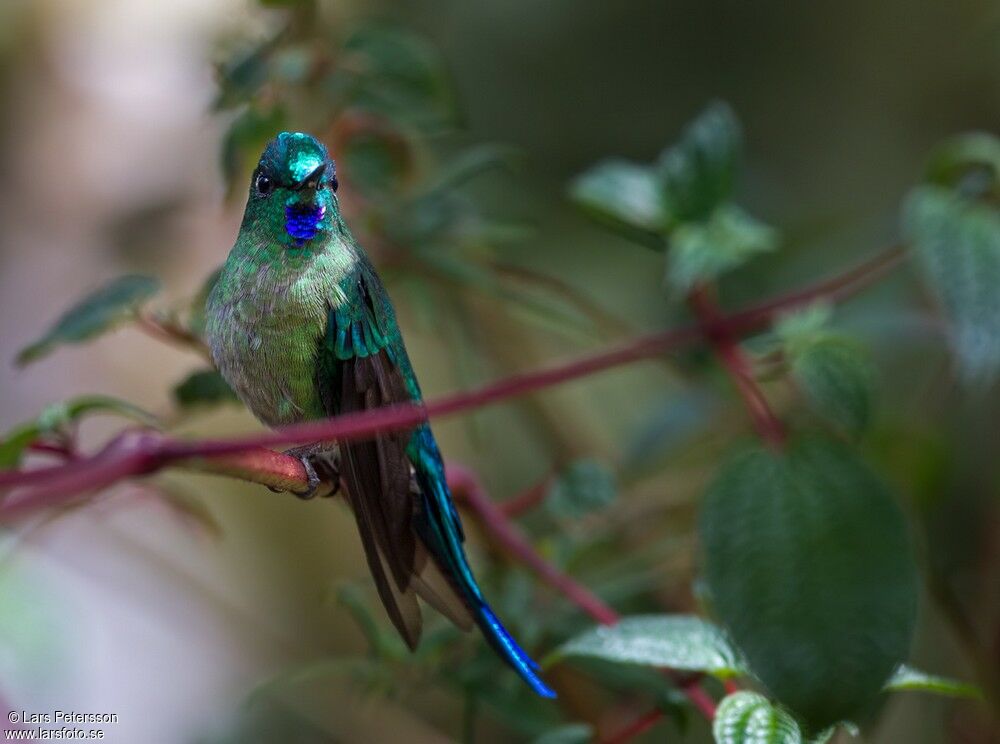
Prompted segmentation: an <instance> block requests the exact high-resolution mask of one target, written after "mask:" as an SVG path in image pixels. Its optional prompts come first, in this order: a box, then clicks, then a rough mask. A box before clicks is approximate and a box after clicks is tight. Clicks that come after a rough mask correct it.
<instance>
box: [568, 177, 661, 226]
mask: <svg viewBox="0 0 1000 744" xmlns="http://www.w3.org/2000/svg"><path fill="white" fill-rule="evenodd" d="M570 198H571V199H572V200H573V201H574V202H575V203H576V204H577V205H578V206H580V207H581V208H583V210H584V211H586V212H587V213H588V214H590V215H591V216H592V217H594V218H595V219H597V220H599V221H601V222H603V223H605V224H608V225H609V226H610V227H626V228H630V229H635V230H643V231H648V232H660V231H661V230H663V229H664V228H665V227H666V224H667V219H666V212H665V211H664V209H663V193H662V191H661V189H660V184H659V181H658V180H657V177H656V172H655V171H654V170H653V169H652V168H650V167H649V166H645V165H638V164H636V163H630V162H627V161H625V160H605V161H603V162H601V163H598V164H597V165H595V166H594V167H593V168H591V169H590V170H588V171H587V172H585V173H583V174H581V175H579V176H577V177H576V178H575V179H574V180H573V183H572V184H571V185H570Z"/></svg>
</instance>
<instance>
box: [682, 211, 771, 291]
mask: <svg viewBox="0 0 1000 744" xmlns="http://www.w3.org/2000/svg"><path fill="white" fill-rule="evenodd" d="M776 245H777V233H776V232H775V231H774V230H772V229H771V228H770V227H768V226H767V225H765V224H764V223H762V222H759V221H757V220H756V219H754V218H753V217H751V216H750V215H749V214H747V213H746V212H744V211H743V210H742V209H740V208H739V207H737V206H735V205H732V204H727V205H723V206H721V207H719V208H718V209H717V210H715V211H714V212H712V214H711V216H710V217H709V218H708V220H707V221H706V222H685V223H682V224H680V225H678V226H677V228H676V229H674V230H673V232H672V233H671V234H670V243H669V251H668V253H667V283H668V284H669V285H670V286H671V287H673V288H674V289H676V290H677V291H679V292H682V293H687V292H688V291H690V290H691V289H692V288H693V287H694V286H695V285H697V284H699V283H701V282H707V281H711V280H712V279H715V278H716V277H718V276H720V275H721V274H723V273H725V272H727V271H731V270H732V269H735V268H737V267H738V266H741V265H742V264H744V263H746V262H747V261H748V260H750V259H751V258H753V257H754V256H756V255H758V254H760V253H766V252H768V251H771V250H774V248H775V246H776Z"/></svg>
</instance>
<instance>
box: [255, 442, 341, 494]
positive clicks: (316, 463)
mask: <svg viewBox="0 0 1000 744" xmlns="http://www.w3.org/2000/svg"><path fill="white" fill-rule="evenodd" d="M285 454H286V455H290V456H292V457H294V458H296V459H297V460H298V461H299V462H301V463H302V467H303V468H305V471H306V479H307V482H308V487H307V488H306V490H305V491H292V493H294V494H295V495H296V496H297V497H298V498H300V499H303V500H308V499H312V498H315V497H316V495H317V491H318V490H319V487H320V485H322V484H323V483H324V482H328V483H329V484H330V486H331V488H330V490H329V491H324V492H323V493H322V494H321V495H322V496H323V497H324V498H327V497H330V496H334V495H336V494H337V492H338V491H340V469H339V467H338V465H339V462H338V458H337V452H336V450H334V451H333V452H332V453H329V452H327V451H325V450H317V449H316V447H315V446H313V445H309V446H306V447H302V448H292V449H290V450H287V451H286V452H285ZM268 488H270V489H271V490H272V491H274V492H275V493H281V492H282V491H283V489H280V488H275V487H273V486H268Z"/></svg>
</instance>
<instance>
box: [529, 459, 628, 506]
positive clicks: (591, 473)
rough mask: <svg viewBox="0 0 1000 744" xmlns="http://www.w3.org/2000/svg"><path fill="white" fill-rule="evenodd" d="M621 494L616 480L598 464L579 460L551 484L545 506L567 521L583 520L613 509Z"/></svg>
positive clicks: (606, 469)
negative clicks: (584, 517)
mask: <svg viewBox="0 0 1000 744" xmlns="http://www.w3.org/2000/svg"><path fill="white" fill-rule="evenodd" d="M617 494H618V488H617V486H616V485H615V476H614V474H613V473H612V472H611V471H610V470H608V468H607V467H605V466H604V465H602V464H601V463H599V462H597V461H596V460H577V461H576V462H574V463H572V464H570V465H569V467H567V468H566V469H565V470H564V471H563V473H562V474H561V475H560V476H559V477H558V478H557V479H556V481H555V483H553V484H552V487H551V489H549V493H548V495H547V496H546V498H545V506H546V508H548V509H549V510H550V511H551V512H552V513H554V514H556V515H558V516H565V517H582V516H583V515H585V514H589V513H590V512H594V511H599V510H600V509H604V508H605V507H607V506H609V505H611V504H612V503H613V502H614V500H615V497H616V496H617Z"/></svg>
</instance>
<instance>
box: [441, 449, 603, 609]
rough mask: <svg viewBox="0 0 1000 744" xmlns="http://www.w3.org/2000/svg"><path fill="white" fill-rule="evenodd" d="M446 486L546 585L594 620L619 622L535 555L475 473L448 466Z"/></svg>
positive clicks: (597, 599) (593, 596)
mask: <svg viewBox="0 0 1000 744" xmlns="http://www.w3.org/2000/svg"><path fill="white" fill-rule="evenodd" d="M448 485H449V486H450V487H451V489H452V491H453V493H454V494H455V495H456V496H457V497H459V498H460V499H461V501H462V503H464V504H465V505H466V506H468V507H469V509H471V510H472V511H473V512H474V513H475V515H476V518H477V519H478V520H479V521H480V522H481V523H482V524H483V525H484V526H485V527H486V528H487V529H488V530H489V533H490V535H491V536H492V537H493V539H494V540H496V541H497V543H498V544H499V545H500V546H501V547H502V548H503V549H504V550H505V551H507V552H508V553H509V554H510V555H512V556H514V557H515V558H516V559H517V560H518V561H520V562H521V563H523V564H524V565H526V566H527V567H528V568H530V569H531V570H532V571H534V572H535V573H536V574H538V576H539V578H541V579H542V580H543V581H544V582H545V583H546V584H548V585H549V586H551V587H552V588H553V589H556V590H558V591H559V592H561V593H562V594H563V595H564V596H566V597H567V598H568V599H569V600H570V601H572V602H573V604H575V605H576V606H577V607H579V608H580V609H582V610H583V611H584V612H586V613H587V614H588V615H590V616H591V617H592V618H594V620H596V621H597V622H599V623H601V624H602V625H614V624H615V623H617V622H618V620H619V616H618V613H617V612H615V611H614V610H613V609H611V608H610V607H609V606H608V605H607V604H605V603H604V600H602V599H601V598H600V597H598V596H597V595H596V594H594V593H593V592H591V591H590V590H589V589H588V588H587V587H585V586H584V585H583V584H580V583H579V582H577V581H575V580H574V579H573V578H572V577H570V576H569V575H567V574H565V573H563V572H562V571H560V570H559V569H558V568H556V567H555V566H553V565H552V564H551V563H549V562H548V561H547V560H545V559H544V558H543V557H542V556H540V555H539V554H538V552H537V551H536V550H535V548H534V547H533V546H532V545H531V543H530V542H529V541H528V539H527V538H526V537H525V536H524V535H523V534H522V533H521V531H520V530H519V529H518V528H517V527H516V526H515V525H514V523H513V522H511V521H510V518H509V517H508V516H507V515H506V514H505V513H504V510H503V508H502V507H501V506H500V505H498V504H496V503H495V502H493V501H492V500H491V499H490V498H489V497H488V496H487V495H486V492H485V491H484V490H483V487H482V485H480V483H479V479H478V478H477V477H476V474H475V473H473V472H472V471H471V470H469V469H468V468H464V467H461V466H460V465H449V466H448Z"/></svg>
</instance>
